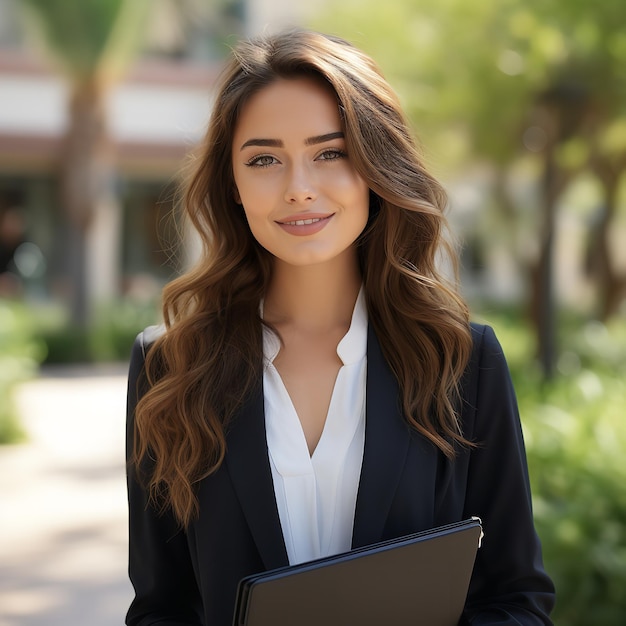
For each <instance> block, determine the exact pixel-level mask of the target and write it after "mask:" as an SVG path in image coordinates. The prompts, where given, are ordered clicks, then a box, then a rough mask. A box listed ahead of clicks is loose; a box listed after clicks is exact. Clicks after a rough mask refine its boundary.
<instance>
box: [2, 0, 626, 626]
mask: <svg viewBox="0 0 626 626" xmlns="http://www.w3.org/2000/svg"><path fill="white" fill-rule="evenodd" d="M291 25H301V26H306V27H311V28H315V29H318V30H322V31H326V32H331V33H334V34H338V35H341V36H343V37H345V38H347V39H349V40H351V41H353V42H354V43H355V44H356V45H357V46H359V47H360V48H362V49H364V50H365V51H367V52H368V53H370V54H371V55H372V56H373V57H374V58H375V59H376V60H377V61H378V63H379V64H380V66H381V68H382V70H383V72H384V74H385V75H386V77H387V78H388V80H389V81H390V82H391V84H392V85H393V86H394V87H395V88H396V90H397V91H398V93H399V96H400V98H401V100H402V102H403V104H404V106H405V108H406V111H407V112H408V113H409V115H410V118H411V123H412V125H413V127H414V129H415V133H416V135H417V136H418V137H419V139H420V142H421V144H422V145H423V150H424V155H425V159H426V161H427V163H428V164H429V166H430V168H431V169H432V170H433V171H434V172H435V174H436V175H438V176H439V178H440V179H441V180H442V181H443V182H444V183H445V185H446V188H447V189H448V192H449V195H450V208H449V218H450V221H451V224H452V230H453V232H454V234H455V236H456V237H457V238H458V241H459V246H460V251H461V261H462V268H461V279H462V288H463V290H464V293H465V294H466V296H467V298H468V300H469V301H470V304H471V307H472V310H473V314H474V318H475V319H477V320H479V321H487V322H488V323H490V324H492V325H493V326H494V327H495V328H496V331H497V333H498V336H499V337H500V340H501V342H502V344H503V346H504V349H505V352H506V354H507V357H508V359H509V364H510V367H511V371H512V374H513V377H514V382H515V385H516V389H517V392H518V396H519V402H520V408H521V412H522V421H523V425H524V432H525V436H526V443H527V449H528V457H529V465H530V473H531V481H532V484H533V489H534V506H535V514H536V520H537V526H538V531H539V533H540V536H541V538H542V541H543V545H544V556H545V560H546V565H547V568H548V570H549V572H550V573H551V575H552V576H553V577H554V579H555V581H556V584H557V590H558V605H557V611H556V613H555V622H556V623H557V624H560V625H562V626H573V625H579V624H580V625H583V624H584V625H586V626H587V625H589V624H594V626H604V625H607V626H608V625H616V626H617V625H618V624H619V625H623V624H624V623H626V594H625V593H624V589H626V487H624V485H626V462H624V458H625V454H626V175H625V172H626V70H625V68H626V3H624V2H623V0H596V2H594V3H590V2H583V1H582V0H506V1H503V0H476V1H474V2H468V1H467V0H394V1H391V2H386V3H381V2H377V1H375V0H342V2H340V3H337V2H331V1H330V0H308V1H307V2H306V3H299V2H294V1H293V0H291V1H289V0H288V1H284V0H151V1H149V0H0V442H1V443H2V444H4V445H0V524H1V526H0V626H16V625H17V624H20V625H23V626H27V625H28V626H40V625H44V624H46V625H49V626H51V625H54V624H61V623H63V624H65V625H66V626H67V625H71V624H79V623H80V624H82V623H85V622H88V623H90V624H91V625H92V626H98V625H100V624H102V625H103V626H105V625H106V626H108V625H112V624H120V623H122V621H123V614H124V612H125V610H126V608H127V604H128V601H129V600H130V597H131V590H130V586H129V584H128V582H127V581H126V578H125V576H126V573H125V570H126V536H125V532H126V531H125V524H126V517H125V515H126V512H125V496H124V478H123V475H124V465H123V441H124V394H125V389H124V385H125V370H126V362H127V359H128V357H129V353H130V346H131V345H132V341H133V338H134V337H135V335H136V334H137V332H139V331H140V330H141V329H142V328H143V327H144V326H146V325H148V324H150V323H155V322H157V321H158V320H159V317H160V313H159V297H160V290H161V288H162V286H163V285H164V284H165V282H167V281H168V280H169V279H170V278H172V277H173V276H175V275H176V274H177V273H179V272H180V271H182V270H184V268H185V267H186V266H187V265H188V263H189V262H190V261H191V260H192V259H193V258H194V255H195V250H196V243H195V241H194V239H193V236H192V235H191V234H190V233H188V232H186V230H185V227H184V224H182V223H181V222H180V220H179V219H178V216H177V213H176V211H175V210H174V207H175V200H176V191H177V183H178V175H179V172H180V170H181V167H182V165H183V163H184V161H185V156H186V155H187V154H188V153H189V151H190V150H191V149H192V148H193V146H194V145H195V143H196V142H197V141H198V140H199V138H200V137H201V136H202V133H203V131H204V128H205V126H206V123H207V120H208V116H209V112H210V108H211V98H212V90H213V86H214V83H215V80H216V77H217V75H218V73H219V71H220V67H221V64H222V61H223V59H224V58H225V56H226V55H227V54H228V52H229V47H230V46H231V45H233V44H234V43H235V42H236V41H237V40H238V39H239V38H240V37H242V36H247V35H254V34H258V33H262V32H268V31H275V30H279V29H281V28H283V27H286V26H291ZM87 406H89V407H94V408H93V409H91V408H90V409H89V413H88V414H85V408H86V407H87Z"/></svg>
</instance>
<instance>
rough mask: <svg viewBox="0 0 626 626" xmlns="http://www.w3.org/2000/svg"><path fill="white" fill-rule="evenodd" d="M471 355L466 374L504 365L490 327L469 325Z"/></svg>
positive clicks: (500, 351) (500, 349) (494, 334)
mask: <svg viewBox="0 0 626 626" xmlns="http://www.w3.org/2000/svg"><path fill="white" fill-rule="evenodd" d="M470 329H471V333H472V354H471V357H470V360H469V363H468V373H471V372H472V371H473V370H475V371H476V373H477V372H478V371H479V370H480V369H482V368H484V367H489V365H490V364H492V363H493V364H496V363H499V364H505V358H504V353H503V351H502V346H501V345H500V342H499V341H498V338H497V337H496V333H495V332H494V330H493V328H492V327H491V326H488V325H487V324H477V323H471V324H470Z"/></svg>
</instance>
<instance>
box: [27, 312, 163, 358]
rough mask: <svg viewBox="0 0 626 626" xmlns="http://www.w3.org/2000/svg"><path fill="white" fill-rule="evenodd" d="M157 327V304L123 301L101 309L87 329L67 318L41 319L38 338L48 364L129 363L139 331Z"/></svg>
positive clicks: (39, 319) (42, 316)
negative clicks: (44, 349)
mask: <svg viewBox="0 0 626 626" xmlns="http://www.w3.org/2000/svg"><path fill="white" fill-rule="evenodd" d="M155 323H158V313H157V307H156V305H155V304H154V303H141V304H140V303H136V302H133V301H130V300H120V301H118V302H115V303H111V304H108V305H106V306H104V307H101V308H100V310H99V311H98V312H97V314H96V316H95V320H94V322H93V323H92V324H91V325H90V326H89V327H88V328H86V329H84V328H80V327H77V326H75V325H72V324H71V323H70V322H69V321H68V320H67V319H66V318H65V317H64V316H60V317H59V316H56V317H55V318H54V319H53V321H52V323H50V321H49V317H48V316H47V315H42V314H41V313H40V315H39V316H38V322H37V323H36V327H37V331H36V332H37V336H38V337H39V338H40V339H41V340H42V342H43V343H44V344H45V346H46V348H47V352H46V359H45V363H46V364H65V363H96V362H107V361H108V362H114V361H127V360H128V359H129V357H130V350H131V347H132V345H133V341H134V339H135V337H136V336H137V333H139V331H141V330H143V328H145V327H146V326H149V325H151V324H155Z"/></svg>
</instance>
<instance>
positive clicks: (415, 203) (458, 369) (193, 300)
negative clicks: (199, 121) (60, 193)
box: [127, 31, 553, 626]
mask: <svg viewBox="0 0 626 626" xmlns="http://www.w3.org/2000/svg"><path fill="white" fill-rule="evenodd" d="M445 201H446V199H445V194H444V192H443V190H442V188H441V186H440V185H439V184H438V183H437V182H436V181H435V180H434V179H433V178H432V177H431V176H430V175H429V174H428V172H427V171H426V170H425V169H424V166H423V165H422V163H421V160H420V157H419V155H418V153H417V151H416V148H415V145H414V143H413V140H412V139H411V135H410V132H409V129H408V125H407V122H406V120H405V118H404V116H403V114H402V112H401V109H400V106H399V104H398V101H397V99H396V97H395V95H394V94H393V92H392V90H391V88H390V87H389V85H388V84H387V83H386V82H385V80H384V79H383V78H382V76H381V75H380V73H379V71H378V69H377V68H376V66H375V65H374V64H373V62H372V61H371V60H370V59H369V58H368V57H367V56H365V55H364V54H363V53H361V52H360V51H358V50H356V49H355V48H354V47H352V46H351V45H349V44H348V43H346V42H344V41H341V40H339V39H335V38H332V37H327V36H323V35H321V34H317V33H311V32H301V31H296V32H289V33H283V34H281V35H277V36H274V37H268V38H265V39H261V40H256V41H251V42H244V43H242V44H241V45H240V46H239V47H238V48H237V49H236V50H235V51H234V53H233V57H232V60H231V62H230V64H229V65H228V67H227V69H226V70H225V72H224V74H223V77H222V82H221V86H220V88H219V89H218V92H217V98H216V101H215V105H214V113H213V116H212V119H211V123H210V126H209V129H208V132H207V135H206V138H205V141H204V143H203V145H202V146H201V148H200V153H199V157H198V158H197V160H196V162H195V164H194V170H193V172H192V175H191V177H190V180H189V182H188V186H187V189H186V195H185V201H184V207H185V210H186V212H187V214H188V217H189V219H190V220H191V222H192V224H193V225H194V227H195V228H196V230H197V231H198V232H199V233H200V236H201V238H202V241H203V243H204V252H203V256H202V259H201V261H200V263H199V264H198V265H197V266H196V267H195V268H194V269H192V270H191V271H189V272H188V273H186V274H185V275H183V276H182V277H181V278H179V279H177V280H175V281H173V282H172V283H170V284H169V285H168V286H167V287H166V289H165V291H164V307H163V310H164V317H165V325H164V327H163V328H151V329H147V330H146V331H144V332H143V333H142V334H141V335H140V336H139V337H138V339H137V341H136V343H135V346H134V350H133V355H132V361H131V366H130V380H129V406H128V424H129V426H128V439H129V456H130V463H129V483H128V484H129V503H130V577H131V580H132V582H133V585H134V587H135V592H136V595H135V599H134V601H133V603H132V605H131V607H130V610H129V612H128V616H127V624H129V625H140V624H141V625H147V624H156V623H158V624H172V625H173V624H206V625H211V626H218V625H219V626H222V625H227V624H230V623H231V620H232V612H233V606H234V599H235V592H236V587H237V584H238V582H239V580H240V579H241V578H242V577H244V576H246V575H248V574H251V573H254V572H259V571H264V570H268V569H273V568H276V567H280V566H284V565H288V564H294V563H298V562H302V561H306V560H309V559H312V558H317V557H320V556H325V555H328V554H333V553H337V552H341V551H345V550H348V549H350V548H351V547H359V546H363V545H367V544H371V543H374V542H377V541H381V540H384V539H389V538H392V537H397V536H401V535H404V534H408V533H411V532H415V531H419V530H423V529H427V528H432V527H435V526H439V525H442V524H445V523H449V522H453V521H458V520H460V519H464V518H467V517H469V516H472V515H475V516H479V517H481V518H482V520H483V523H484V529H485V535H486V540H485V542H484V545H483V547H482V548H481V550H480V551H479V555H478V558H477V561H476V565H475V569H474V573H473V576H472V581H471V585H470V591H469V595H468V599H467V603H466V608H465V612H464V617H463V619H464V620H465V622H466V623H472V624H529V625H530V624H549V623H550V619H549V617H548V615H549V613H550V610H551V608H552V604H553V587H552V584H551V582H550V580H549V578H548V577H547V576H546V574H545V572H544V570H543V566H542V563H541V553H540V546H539V542H538V539H537V537H536V534H535V531H534V527H533V520H532V512H531V501H530V493H529V485H528V476H527V468H526V460H525V453H524V448H523V442H522V435H521V429H520V423H519V417H518V414H517V408H516V402H515V398H514V393H513V391H512V388H511V383H510V380H509V375H508V370H507V367H506V363H505V361H504V357H503V356H502V353H501V350H500V347H499V345H498V343H497V340H496V339H495V337H494V335H493V332H492V331H491V330H490V329H489V328H487V327H479V326H471V325H470V323H469V320H468V312H467V308H466V306H465V304H464V302H463V301H462V299H461V298H460V296H459V295H458V294H457V292H456V290H455V288H454V287H453V286H451V285H448V284H446V282H445V281H444V279H443V278H442V276H441V275H440V273H439V270H438V268H437V263H436V261H437V257H438V255H439V254H440V253H441V251H442V250H447V248H446V247H445V244H444V241H443V238H442V232H443V229H444V226H445V219H444V216H443V208H444V205H445ZM448 252H449V250H448Z"/></svg>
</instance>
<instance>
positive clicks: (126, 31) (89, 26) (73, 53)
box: [24, 0, 149, 83]
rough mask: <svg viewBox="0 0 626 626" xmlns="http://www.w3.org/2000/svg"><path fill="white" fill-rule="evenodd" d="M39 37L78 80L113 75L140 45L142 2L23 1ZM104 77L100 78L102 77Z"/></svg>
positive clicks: (144, 5) (144, 2)
mask: <svg viewBox="0 0 626 626" xmlns="http://www.w3.org/2000/svg"><path fill="white" fill-rule="evenodd" d="M24 4H25V7H26V8H27V9H28V10H29V14H30V15H31V16H32V18H33V22H35V23H36V24H37V25H38V27H39V30H40V32H41V35H42V37H43V40H44V41H45V43H46V45H47V46H48V48H49V50H50V51H51V52H52V53H53V54H54V55H55V56H56V57H57V60H58V61H59V62H60V63H61V64H62V65H63V66H64V67H65V69H66V70H67V71H69V73H70V75H71V76H72V78H73V79H74V80H76V81H77V82H79V83H83V82H87V81H90V80H92V79H93V76H94V74H96V73H104V74H106V75H107V77H108V76H109V75H110V74H116V73H119V71H120V70H121V69H122V68H124V67H125V66H126V65H127V63H128V59H130V58H131V57H132V56H133V53H134V51H135V49H136V48H137V47H138V46H139V45H140V44H141V41H142V36H141V34H142V33H143V31H142V30H141V29H140V26H141V24H142V20H144V19H145V17H146V15H147V11H148V8H149V3H148V2H147V0H25V1H24ZM102 77H104V76H102Z"/></svg>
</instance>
